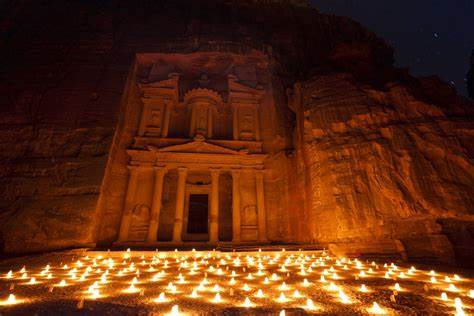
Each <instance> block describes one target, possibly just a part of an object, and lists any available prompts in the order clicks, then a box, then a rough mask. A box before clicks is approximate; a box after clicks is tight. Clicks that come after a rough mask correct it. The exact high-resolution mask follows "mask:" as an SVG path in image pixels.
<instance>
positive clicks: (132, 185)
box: [118, 166, 140, 242]
mask: <svg viewBox="0 0 474 316" xmlns="http://www.w3.org/2000/svg"><path fill="white" fill-rule="evenodd" d="M127 168H128V170H129V173H130V176H129V178H128V186H127V194H126V196H125V203H124V207H123V215H122V222H121V224H120V230H119V237H118V241H119V242H123V241H127V239H128V231H129V229H130V222H131V220H132V210H133V199H134V198H135V193H136V191H137V185H138V175H139V172H140V171H139V168H138V167H137V166H127Z"/></svg>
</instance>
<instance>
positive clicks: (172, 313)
mask: <svg viewBox="0 0 474 316" xmlns="http://www.w3.org/2000/svg"><path fill="white" fill-rule="evenodd" d="M168 315H170V316H179V306H178V305H173V307H171V311H170V313H169V314H168Z"/></svg>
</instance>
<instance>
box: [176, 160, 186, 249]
mask: <svg viewBox="0 0 474 316" xmlns="http://www.w3.org/2000/svg"><path fill="white" fill-rule="evenodd" d="M187 173H188V169H187V168H184V167H180V168H178V187H177V189H176V213H175V217H174V227H173V242H181V241H182V233H183V218H184V196H185V190H186V176H187Z"/></svg>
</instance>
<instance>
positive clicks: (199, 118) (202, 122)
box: [196, 104, 208, 135]
mask: <svg viewBox="0 0 474 316" xmlns="http://www.w3.org/2000/svg"><path fill="white" fill-rule="evenodd" d="M207 112H208V108H207V106H205V105H200V104H199V105H196V134H197V135H207V129H208V122H207V120H208V114H207Z"/></svg>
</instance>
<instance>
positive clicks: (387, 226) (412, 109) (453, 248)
mask: <svg viewBox="0 0 474 316" xmlns="http://www.w3.org/2000/svg"><path fill="white" fill-rule="evenodd" d="M430 80H432V79H425V81H424V82H423V81H422V82H421V84H423V83H424V84H428V83H429V81H430ZM413 89H415V91H416V92H413ZM437 91H438V92H439V91H440V90H439V89H437ZM295 92H296V93H295V94H294V95H292V96H291V97H292V98H293V101H294V104H293V108H294V109H295V110H296V113H297V115H298V117H299V119H298V126H299V130H298V134H299V142H298V143H297V146H296V148H297V155H296V157H297V159H299V160H301V164H302V165H303V166H304V167H303V172H302V173H304V175H305V176H306V177H305V180H306V181H305V182H304V186H305V187H306V191H305V193H306V196H305V197H306V203H307V204H306V208H305V210H306V212H307V214H306V216H307V219H308V220H307V221H306V223H307V232H308V233H307V234H306V236H307V237H308V240H307V241H311V242H315V241H316V242H326V243H331V244H334V245H332V247H334V248H335V249H340V248H341V247H343V248H345V247H347V245H349V247H351V248H352V250H349V251H352V252H354V253H364V252H373V253H381V252H384V250H387V249H392V251H393V252H400V253H403V255H404V256H407V257H408V258H410V259H423V260H427V259H432V260H434V259H438V260H439V259H442V260H445V261H446V262H450V261H452V260H453V258H454V253H456V254H457V255H458V257H459V256H460V257H463V258H467V257H469V256H471V257H472V252H473V250H474V247H473V246H472V245H473V244H474V239H473V235H472V227H471V226H472V219H473V215H474V214H473V209H474V198H473V196H474V195H473V193H474V187H473V185H472V184H473V180H474V167H473V165H472V157H473V156H472V155H473V153H474V152H473V149H474V147H473V145H474V144H473V142H472V140H473V138H472V136H473V133H474V124H473V122H472V119H471V118H470V117H472V116H471V115H472V105H471V104H469V103H467V102H466V101H465V100H463V99H457V98H456V97H455V95H454V94H451V96H449V95H446V96H445V100H444V101H445V102H444V103H443V102H440V101H442V99H441V98H440V97H438V98H437V100H438V103H437V104H435V103H433V102H430V101H429V98H428V94H426V95H425V98H424V99H423V98H421V94H420V93H422V92H423V88H420V87H419V86H412V85H410V84H406V83H405V84H403V83H401V82H397V83H389V84H386V85H385V87H383V89H376V88H374V87H369V86H361V85H358V84H357V83H356V82H355V80H354V78H353V77H352V76H351V75H347V74H334V75H323V76H318V77H316V78H314V79H312V80H310V81H307V82H304V83H303V84H301V85H297V87H296V89H295ZM415 93H419V94H420V96H418V97H417V96H415ZM303 188H304V187H302V188H301V189H303ZM387 240H391V241H393V242H394V245H392V246H387V245H386V244H385V242H386V241H387ZM341 244H342V246H341ZM363 245H365V246H363ZM358 248H359V249H358ZM364 248H365V250H364Z"/></svg>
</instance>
